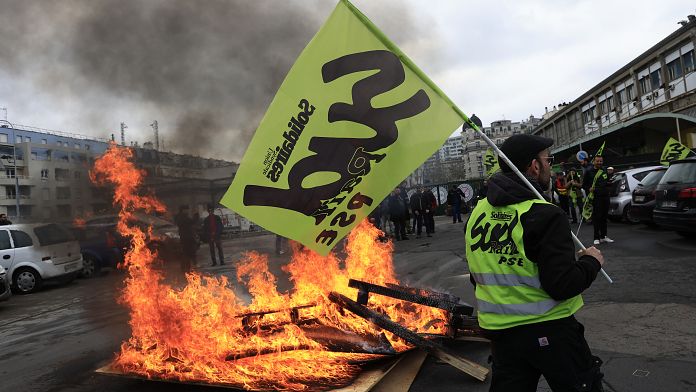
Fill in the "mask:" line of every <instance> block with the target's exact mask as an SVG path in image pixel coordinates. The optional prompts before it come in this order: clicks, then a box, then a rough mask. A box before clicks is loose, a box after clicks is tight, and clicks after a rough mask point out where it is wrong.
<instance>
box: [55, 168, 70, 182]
mask: <svg viewBox="0 0 696 392" xmlns="http://www.w3.org/2000/svg"><path fill="white" fill-rule="evenodd" d="M55 175H56V180H57V181H67V180H69V179H70V170H68V169H58V168H56V170H55Z"/></svg>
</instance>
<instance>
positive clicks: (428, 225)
mask: <svg viewBox="0 0 696 392" xmlns="http://www.w3.org/2000/svg"><path fill="white" fill-rule="evenodd" d="M421 193H422V194H423V206H424V207H425V210H424V211H423V224H424V225H425V230H426V232H428V233H430V234H433V233H435V209H436V208H437V201H436V199H435V195H434V194H433V192H432V191H431V190H430V189H428V188H425V187H423V188H421Z"/></svg>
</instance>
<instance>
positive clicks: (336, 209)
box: [221, 0, 467, 255]
mask: <svg viewBox="0 0 696 392" xmlns="http://www.w3.org/2000/svg"><path fill="white" fill-rule="evenodd" d="M464 120H467V117H466V116H465V115H463V114H462V113H461V112H460V111H459V110H458V109H457V108H456V106H455V105H454V104H453V103H452V102H451V101H450V100H449V99H448V98H447V97H446V96H445V95H444V93H442V92H441V91H440V90H439V89H438V88H437V86H435V84H434V83H432V82H431V81H430V80H429V79H428V77H427V76H425V74H423V73H422V71H420V70H419V69H418V68H417V67H416V66H415V65H414V64H413V63H412V62H411V60H409V59H408V58H407V57H406V56H405V55H404V54H403V53H402V52H401V51H400V50H399V49H398V48H397V47H396V46H395V45H394V44H393V43H392V42H391V41H389V39H388V38H386V37H385V36H384V35H383V34H382V33H381V32H380V31H379V30H378V29H377V27H375V26H374V25H373V24H372V23H371V22H370V21H369V20H368V19H367V18H366V17H365V16H364V15H363V14H362V13H360V11H358V10H357V9H356V8H355V7H354V6H353V5H352V4H350V3H349V2H348V1H346V0H342V1H340V2H339V3H338V5H337V6H336V9H335V10H334V11H333V13H332V14H331V16H330V17H329V19H328V20H327V21H326V23H325V24H324V26H323V27H322V28H321V29H320V30H319V32H318V33H317V34H316V35H315V36H314V38H313V39H312V40H311V41H310V43H309V44H308V45H307V47H306V48H305V49H304V50H303V51H302V53H301V54H300V56H299V57H298V59H297V61H296V62H295V64H294V65H293V66H292V68H291V69H290V72H289V73H288V75H287V76H286V78H285V80H284V81H283V84H282V85H281V86H280V89H279V90H278V92H277V94H276V96H275V98H273V101H272V102H271V105H270V107H269V108H268V111H267V112H266V114H265V116H264V117H263V119H262V120H261V123H260V124H259V127H258V128H257V130H256V133H255V135H254V138H253V139H252V141H251V143H250V145H249V147H248V148H247V151H246V153H245V154H244V158H243V159H242V162H241V164H240V167H239V170H238V171H237V174H236V175H235V178H234V181H233V182H232V184H231V185H230V188H229V189H228V191H227V193H226V194H225V196H224V197H223V198H222V201H221V202H222V204H224V205H225V206H227V207H229V208H230V209H232V210H234V211H236V212H238V213H239V214H241V215H243V216H245V217H246V218H248V219H249V220H251V221H253V222H254V223H256V224H259V225H261V226H263V227H264V228H266V229H268V230H270V231H272V232H275V233H277V234H280V235H282V236H285V237H288V238H291V239H293V240H296V241H299V242H301V243H302V244H304V245H305V246H307V247H309V248H311V249H313V250H315V251H317V252H318V253H320V254H322V255H326V254H328V253H329V251H330V250H331V248H333V247H334V246H335V245H336V244H337V243H338V242H339V240H340V239H341V238H343V237H344V236H345V235H346V234H347V233H348V232H349V231H350V230H351V229H352V228H353V227H354V226H355V225H356V224H357V223H359V222H360V221H361V220H362V219H363V218H365V217H366V216H367V215H368V214H369V213H370V212H371V211H372V210H373V209H374V208H375V207H377V206H378V205H379V203H380V202H381V201H382V200H383V199H384V198H385V197H386V196H387V195H388V194H389V192H390V191H391V190H392V189H393V188H394V187H396V186H397V185H398V184H399V183H400V182H401V181H402V180H403V179H404V178H406V177H407V176H408V175H409V174H411V173H412V172H413V171H414V170H415V169H416V168H417V167H418V166H419V165H420V164H421V163H422V162H424V161H425V160H426V159H427V158H428V157H429V156H430V155H432V153H433V152H434V151H435V150H437V149H438V148H439V147H440V146H441V145H442V144H443V143H444V141H445V140H446V139H447V137H448V136H449V135H451V134H452V132H453V131H454V130H455V129H456V128H457V127H458V126H459V125H460V124H461V123H462V122H463V121H464Z"/></svg>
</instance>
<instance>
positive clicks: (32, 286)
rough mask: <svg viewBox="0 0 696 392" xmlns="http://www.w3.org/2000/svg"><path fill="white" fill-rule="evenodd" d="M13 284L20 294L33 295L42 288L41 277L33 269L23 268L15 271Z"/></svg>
mask: <svg viewBox="0 0 696 392" xmlns="http://www.w3.org/2000/svg"><path fill="white" fill-rule="evenodd" d="M12 284H13V286H14V288H15V290H16V291H17V293H19V294H29V293H33V292H35V291H36V290H38V289H39V288H40V287H41V275H39V273H38V272H36V270H35V269H33V268H29V267H22V268H19V269H18V270H17V271H15V273H14V276H13V277H12Z"/></svg>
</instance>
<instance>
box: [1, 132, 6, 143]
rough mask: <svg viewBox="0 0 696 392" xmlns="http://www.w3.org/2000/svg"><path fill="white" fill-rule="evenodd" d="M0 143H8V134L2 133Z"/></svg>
mask: <svg viewBox="0 0 696 392" xmlns="http://www.w3.org/2000/svg"><path fill="white" fill-rule="evenodd" d="M0 143H7V134H6V133H0Z"/></svg>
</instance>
